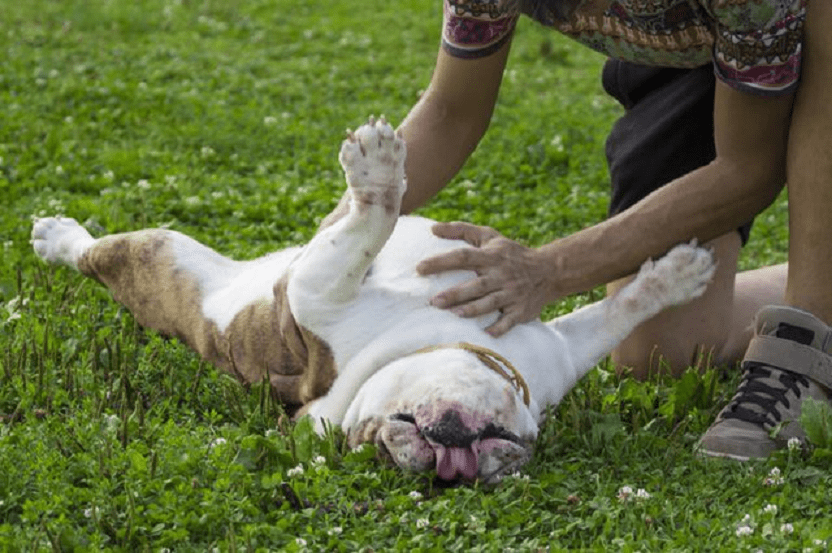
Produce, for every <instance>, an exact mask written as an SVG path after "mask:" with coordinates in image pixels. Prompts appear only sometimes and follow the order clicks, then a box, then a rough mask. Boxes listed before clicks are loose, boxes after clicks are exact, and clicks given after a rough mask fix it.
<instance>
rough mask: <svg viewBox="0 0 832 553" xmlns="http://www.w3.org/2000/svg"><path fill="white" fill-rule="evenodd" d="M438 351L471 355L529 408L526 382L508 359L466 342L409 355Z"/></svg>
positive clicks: (423, 349)
mask: <svg viewBox="0 0 832 553" xmlns="http://www.w3.org/2000/svg"><path fill="white" fill-rule="evenodd" d="M440 349H461V350H464V351H468V352H470V353H473V354H474V355H476V356H477V358H478V359H479V360H480V361H482V362H483V364H485V366H486V367H488V368H489V369H491V370H493V371H494V372H496V373H497V374H499V375H500V376H502V377H503V378H505V379H506V380H508V381H509V382H510V383H511V385H512V386H513V387H514V389H515V390H517V391H518V392H519V393H520V395H522V396H523V403H525V404H526V407H528V406H529V401H530V398H529V386H528V384H526V380H525V379H524V378H523V375H522V374H520V371H518V370H517V369H516V368H514V365H512V364H511V362H510V361H509V360H508V359H506V358H505V357H503V356H502V355H500V354H499V353H497V352H496V351H494V350H490V349H488V348H486V347H483V346H478V345H475V344H471V343H468V342H454V343H448V344H437V345H435V346H427V347H424V348H421V349H417V350H416V351H414V352H413V353H411V355H415V354H417V353H428V352H430V351H436V350H440Z"/></svg>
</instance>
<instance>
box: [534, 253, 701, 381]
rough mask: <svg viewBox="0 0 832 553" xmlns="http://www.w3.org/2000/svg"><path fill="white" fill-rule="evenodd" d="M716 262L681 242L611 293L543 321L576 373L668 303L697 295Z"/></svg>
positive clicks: (648, 262)
mask: <svg viewBox="0 0 832 553" xmlns="http://www.w3.org/2000/svg"><path fill="white" fill-rule="evenodd" d="M715 267H716V265H715V263H714V260H713V256H712V255H711V253H710V252H709V251H708V250H706V249H703V248H699V247H696V245H695V244H681V245H679V246H676V247H675V248H673V249H672V250H670V251H669V252H668V253H667V255H665V256H664V257H662V258H661V259H659V260H658V261H656V262H653V261H650V260H648V261H647V262H645V263H644V264H643V265H642V266H641V270H640V271H639V273H638V275H637V276H636V278H635V279H633V281H632V282H630V283H629V284H628V285H627V286H625V287H624V288H622V289H621V290H620V291H619V292H618V293H617V294H616V295H614V296H612V297H609V298H606V299H604V300H602V301H600V302H597V303H594V304H591V305H588V306H586V307H584V308H583V309H579V310H578V311H575V312H573V313H570V314H568V315H564V316H563V317H559V318H557V319H555V320H553V321H551V322H549V323H548V325H549V326H550V327H551V328H552V329H554V330H555V332H558V333H560V334H561V335H563V337H564V341H565V343H566V344H567V347H568V348H569V350H570V351H569V354H570V358H571V360H572V364H573V366H574V367H575V369H576V370H577V373H578V374H577V376H578V377H579V378H580V377H581V376H583V375H584V374H585V373H586V372H587V371H589V369H591V368H592V367H594V366H595V364H596V363H598V361H600V360H601V359H602V358H603V357H604V356H605V355H607V354H609V353H610V352H611V351H612V350H613V349H615V348H616V347H618V345H619V344H620V343H621V342H622V341H623V340H624V339H625V338H626V337H627V336H629V335H630V333H631V332H632V331H633V330H635V328H636V327H637V326H638V325H640V324H641V323H643V322H644V321H646V320H648V319H650V318H651V317H653V316H654V315H657V314H658V313H659V312H660V311H663V310H664V309H666V308H668V307H672V306H674V305H680V304H683V303H687V302H689V301H690V300H692V299H694V298H697V297H699V296H701V295H702V293H703V292H704V291H705V288H706V287H707V285H708V283H709V282H710V280H711V277H713V274H714V270H715Z"/></svg>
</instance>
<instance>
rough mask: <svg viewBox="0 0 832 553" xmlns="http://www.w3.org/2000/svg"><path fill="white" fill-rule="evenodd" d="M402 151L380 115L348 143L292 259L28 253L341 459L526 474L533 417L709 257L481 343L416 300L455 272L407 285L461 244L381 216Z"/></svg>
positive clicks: (670, 301) (449, 475)
mask: <svg viewBox="0 0 832 553" xmlns="http://www.w3.org/2000/svg"><path fill="white" fill-rule="evenodd" d="M405 150H406V148H405V144H404V140H403V139H402V137H401V135H400V134H398V133H396V132H394V131H393V129H392V127H391V126H390V125H389V124H388V123H387V122H386V121H385V120H384V119H383V118H382V119H380V120H378V121H376V120H374V119H373V118H370V120H369V122H368V123H367V124H365V125H362V126H361V127H360V128H359V129H358V130H357V131H356V132H354V133H352V132H350V133H348V136H347V138H346V140H344V142H343V144H342V147H341V152H340V156H339V160H340V163H341V165H342V167H343V169H344V173H345V176H346V182H347V194H346V195H345V196H344V199H345V201H344V202H342V204H343V207H344V208H345V209H342V210H341V211H342V212H343V213H342V214H341V215H340V216H334V217H331V221H328V222H327V224H325V225H322V228H321V229H319V230H318V232H317V234H316V235H315V236H314V237H313V238H312V240H311V241H310V242H309V243H308V244H306V245H305V246H298V247H292V248H288V249H285V250H281V251H278V252H276V253H273V254H271V255H267V256H265V257H262V258H259V259H255V260H252V261H234V260H232V259H229V258H226V257H224V256H222V255H220V254H218V253H216V252H215V251H213V250H211V249H210V248H208V247H206V246H204V245H202V244H200V243H198V242H196V241H195V240H193V239H191V238H189V237H187V236H185V235H183V234H181V233H178V232H175V231H171V230H163V229H147V230H140V231H136V232H129V233H124V234H114V235H109V236H104V237H102V238H98V239H95V238H93V237H92V236H91V235H90V234H89V233H88V232H87V231H86V230H85V229H84V228H83V227H81V226H80V225H79V224H78V223H77V222H75V221H74V220H73V219H68V218H62V217H54V218H45V219H39V220H36V221H35V223H34V226H33V230H32V242H33V247H34V250H35V252H36V254H37V255H38V256H40V257H41V258H42V259H44V260H46V261H47V262H51V263H63V264H66V265H69V266H70V267H73V268H75V269H77V270H79V271H80V272H81V273H83V274H85V275H87V276H89V277H92V278H94V279H96V280H98V281H99V282H101V283H103V284H104V285H106V286H107V287H108V288H109V289H110V290H111V292H112V294H113V296H114V298H115V299H116V300H117V301H119V302H121V303H122V304H124V305H125V306H126V307H127V308H128V309H129V310H130V311H131V312H132V313H133V314H134V316H135V318H136V320H137V321H138V322H139V323H140V324H141V325H143V326H145V327H148V328H151V329H155V330H157V331H159V332H160V333H162V334H164V335H168V336H175V337H178V338H179V339H181V340H182V341H184V342H185V343H186V344H188V345H189V346H190V347H191V348H193V349H194V350H196V351H197V352H198V353H199V354H200V355H201V356H202V357H203V358H205V359H207V360H208V361H210V362H212V363H214V364H215V365H217V366H218V367H219V368H220V369H222V370H225V371H228V372H230V373H232V374H234V375H236V376H237V377H238V378H239V379H240V380H241V381H243V382H246V383H253V382H260V381H263V380H264V379H267V380H268V381H269V383H270V385H271V388H272V390H273V391H274V393H275V394H276V396H277V397H278V398H279V399H280V400H281V401H282V402H283V404H284V405H285V406H286V408H287V410H288V411H290V412H293V413H296V416H303V415H308V416H311V417H313V418H314V419H315V421H316V423H317V424H318V428H323V426H324V424H325V423H329V424H332V425H340V427H341V428H342V429H343V431H344V433H345V436H346V439H347V441H348V444H349V445H350V446H351V447H356V446H358V445H360V444H362V443H364V442H370V443H373V444H375V445H376V446H377V447H378V451H379V454H380V455H381V456H382V457H386V458H388V459H391V460H392V461H393V462H394V463H395V464H396V465H398V466H399V467H402V468H404V469H407V470H411V471H433V472H435V474H436V475H437V476H438V477H439V478H440V479H442V480H446V481H472V480H480V481H483V482H493V481H497V480H499V479H500V477H501V476H502V475H504V474H506V473H511V472H514V471H516V470H517V469H518V468H519V467H520V466H522V465H523V464H524V463H526V462H527V461H528V459H529V457H530V455H531V450H532V445H533V443H534V441H535V439H536V436H537V432H538V425H539V423H540V422H541V417H542V416H543V414H544V411H545V408H546V407H547V406H550V405H556V404H557V403H558V402H559V401H560V400H561V398H562V397H563V396H564V394H566V393H567V392H568V391H569V390H570V389H571V388H572V387H573V386H574V385H575V384H576V382H577V381H578V380H579V379H580V378H581V377H582V376H583V375H584V374H586V373H587V372H588V371H589V370H590V369H591V368H592V367H594V366H595V365H596V364H597V363H598V362H599V361H600V360H601V359H602V358H603V357H604V356H606V355H607V354H608V353H609V352H610V351H611V350H612V349H614V348H615V347H616V346H617V345H618V344H619V343H620V342H621V341H622V340H623V339H624V338H626V337H627V335H628V334H629V333H630V332H631V331H632V330H633V329H634V328H635V327H636V326H637V325H638V324H640V323H641V322H643V321H645V320H647V319H649V318H650V317H652V316H653V315H655V314H657V313H659V312H660V311H662V310H663V309H664V308H666V307H669V306H673V305H678V304H682V303H684V302H687V301H689V300H691V299H693V298H695V297H698V296H699V295H701V294H702V293H703V291H704V290H705V287H706V286H707V284H708V282H709V281H710V279H711V277H712V275H713V272H714V261H713V259H712V255H711V254H710V252H709V251H707V250H705V249H702V248H699V247H696V245H695V244H682V245H679V246H676V247H675V248H673V249H672V250H670V252H669V253H667V255H665V256H664V257H662V258H661V259H659V260H658V261H656V262H653V261H649V260H648V261H647V262H645V263H644V265H643V266H642V267H641V270H640V272H639V273H638V275H637V276H636V278H635V279H634V280H633V281H632V282H631V283H630V284H629V285H627V286H626V287H624V288H623V289H622V290H621V291H620V292H619V293H618V294H617V295H615V296H613V297H608V298H606V299H604V300H602V301H599V302H597V303H594V304H591V305H588V306H586V307H583V308H581V309H579V310H576V311H574V312H572V313H570V314H567V315H564V316H561V317H559V318H556V319H554V320H552V321H550V322H548V323H543V322H541V321H539V320H538V321H533V322H530V323H526V324H521V325H517V326H515V327H514V328H513V329H512V330H510V331H509V332H507V333H506V334H504V335H503V336H501V337H498V338H495V337H492V336H491V335H489V334H488V333H486V332H485V331H484V329H485V328H486V327H487V326H488V325H489V324H491V323H493V322H494V320H495V318H496V316H497V315H496V314H490V315H488V316H481V317H479V318H462V317H458V316H456V315H454V314H453V313H451V312H449V311H447V310H442V309H438V308H435V307H433V306H431V305H430V303H429V300H430V298H431V297H433V296H434V295H435V294H436V293H438V292H440V291H442V290H445V289H447V288H449V287H452V286H454V285H457V284H459V283H461V282H464V281H466V280H467V279H470V278H471V276H472V273H470V272H468V271H449V272H445V273H442V274H439V275H431V276H420V275H419V274H418V273H417V271H416V265H417V264H418V262H419V261H420V260H422V259H424V258H426V257H428V256H433V255H437V254H441V253H443V252H448V251H450V250H452V249H455V248H460V247H464V246H465V244H464V243H462V242H460V241H454V240H446V239H441V238H438V237H436V236H434V235H433V234H432V232H431V226H432V224H433V221H430V220H428V219H424V218H420V217H415V216H401V217H400V216H399V206H400V202H401V198H402V194H403V193H404V191H405V188H406V181H405V174H404V159H405Z"/></svg>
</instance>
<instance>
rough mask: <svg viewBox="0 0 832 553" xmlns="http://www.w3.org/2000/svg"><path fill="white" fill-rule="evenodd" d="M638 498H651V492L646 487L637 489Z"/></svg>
mask: <svg viewBox="0 0 832 553" xmlns="http://www.w3.org/2000/svg"><path fill="white" fill-rule="evenodd" d="M636 499H650V493H649V492H648V491H647V490H645V489H644V488H639V489H637V490H636Z"/></svg>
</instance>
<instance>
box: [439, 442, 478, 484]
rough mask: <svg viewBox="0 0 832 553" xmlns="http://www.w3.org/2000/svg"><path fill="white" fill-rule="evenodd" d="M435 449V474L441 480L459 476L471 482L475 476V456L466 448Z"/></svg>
mask: <svg viewBox="0 0 832 553" xmlns="http://www.w3.org/2000/svg"><path fill="white" fill-rule="evenodd" d="M435 447H436V474H438V475H439V478H441V479H442V480H454V479H456V478H457V476H461V477H462V478H465V479H467V480H473V479H474V478H475V477H476V476H477V468H478V464H477V454H476V453H475V452H474V451H473V450H472V449H471V448H466V447H444V446H435Z"/></svg>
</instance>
